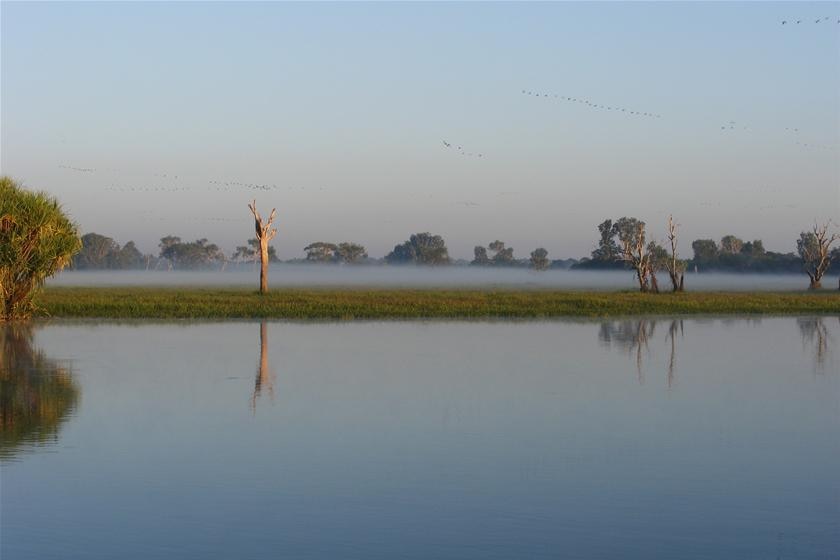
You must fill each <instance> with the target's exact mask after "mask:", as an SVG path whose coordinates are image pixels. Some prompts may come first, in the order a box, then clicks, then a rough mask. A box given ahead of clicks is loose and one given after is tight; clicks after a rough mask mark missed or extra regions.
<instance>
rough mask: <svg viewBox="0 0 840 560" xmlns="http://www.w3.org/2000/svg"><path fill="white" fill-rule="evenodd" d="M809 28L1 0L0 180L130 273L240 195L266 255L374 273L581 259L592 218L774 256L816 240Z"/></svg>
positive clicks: (829, 171)
mask: <svg viewBox="0 0 840 560" xmlns="http://www.w3.org/2000/svg"><path fill="white" fill-rule="evenodd" d="M833 8H835V5H833V4H827V3H819V4H816V3H795V4H794V3H790V4H785V3H773V4H768V3H750V4H735V3H713V4H711V3H696V4H676V3H657V4H616V3H610V4H606V3H601V4H594V3H593V4H576V3H552V4H550V3H542V4H505V3H502V4H455V3H446V4H443V3H436V4H394V5H386V4H351V5H338V4H314V5H311V4H310V5H303V4H280V3H259V4H241V3H238V4H226V3H214V4H177V3H166V4H163V3H161V4H149V3H144V4H120V5H114V4H107V3H105V4H99V3H97V4H37V5H31V4H30V5H24V4H8V3H7V4H4V5H3V14H2V16H3V17H2V114H3V127H2V137H0V139H2V147H3V150H2V168H3V172H4V173H10V174H13V175H15V176H17V177H19V178H21V179H23V180H24V181H25V182H26V183H27V184H29V185H31V186H32V187H37V188H43V189H46V190H48V191H50V192H52V193H54V194H56V195H57V196H59V197H60V198H61V199H62V201H64V203H65V204H66V206H67V208H68V209H69V210H70V211H71V212H72V213H73V215H74V216H75V217H76V218H77V219H78V220H79V222H80V223H81V225H82V228H83V229H84V230H85V231H89V230H95V231H99V232H102V233H106V234H109V235H112V236H114V237H116V238H117V239H118V240H119V241H121V242H125V241H127V240H128V239H129V238H133V239H135V240H137V242H138V244H139V246H140V247H141V248H142V249H143V250H145V251H152V250H153V249H154V247H155V245H156V242H157V239H158V238H159V237H161V236H163V235H165V234H170V233H172V234H176V235H180V236H182V237H184V238H189V239H192V238H196V237H209V238H210V239H211V240H213V241H216V242H218V243H220V244H221V245H222V246H223V247H225V248H226V249H228V250H231V249H232V248H233V247H234V246H235V245H236V244H241V243H242V241H243V240H244V239H246V238H247V237H248V236H249V235H250V234H251V230H250V224H249V223H248V213H247V209H246V208H245V202H246V201H247V200H248V199H249V198H250V197H251V196H252V195H254V194H255V195H256V198H257V199H258V203H259V204H260V205H261V206H263V205H264V206H275V205H276V206H277V207H278V211H279V217H280V220H279V221H280V223H279V226H280V235H279V236H278V238H277V240H276V241H275V245H276V246H277V249H278V253H279V254H280V256H282V257H284V258H287V257H292V256H298V255H300V254H301V249H302V247H304V246H305V245H306V244H308V243H309V242H312V241H314V240H320V239H323V240H332V241H339V240H343V239H350V240H355V241H358V242H361V243H363V244H365V245H366V246H367V247H368V249H369V251H370V253H371V255H374V256H380V255H382V254H384V253H385V252H386V251H387V250H389V249H390V248H391V247H393V245H394V244H395V243H397V242H399V241H401V240H403V239H405V238H406V237H407V236H408V234H410V233H412V232H415V231H425V230H431V231H433V232H436V233H440V234H442V235H444V237H445V238H446V239H447V240H448V242H449V245H450V247H451V249H452V253H453V255H454V256H456V257H466V256H469V255H471V253H472V247H473V246H474V245H476V244H487V243H489V242H490V241H492V240H493V239H496V238H501V239H503V240H506V241H507V242H508V244H509V246H513V247H515V248H516V250H517V255H520V256H525V255H526V254H527V252H528V251H530V250H532V249H533V248H534V247H536V246H539V245H542V246H545V247H546V248H547V249H548V250H549V252H550V254H551V255H552V256H553V257H556V258H560V257H569V256H581V255H584V254H586V253H588V252H589V250H591V248H592V247H591V246H592V244H593V242H594V239H595V237H596V233H597V232H596V229H595V225H596V224H597V223H599V222H600V221H601V220H602V219H604V218H605V217H618V216H621V215H624V214H629V215H637V216H638V217H640V218H642V219H646V220H647V221H649V222H650V223H651V224H652V225H654V226H655V227H656V228H658V229H657V236H658V237H663V236H664V224H665V219H666V217H667V214H668V213H669V212H673V213H674V214H675V216H677V218H678V221H679V222H681V223H682V224H683V225H684V229H683V232H684V233H683V235H684V237H683V240H684V245H685V246H684V251H686V252H688V250H689V242H690V240H692V239H695V238H698V237H714V238H720V237H721V236H722V235H724V234H726V233H730V232H732V233H735V234H737V235H739V236H741V237H743V238H745V239H753V238H756V237H760V238H763V239H764V240H765V246H766V247H768V249H771V250H778V251H790V250H793V249H794V245H793V242H794V239H795V237H796V235H797V233H798V232H799V231H800V230H801V229H803V228H805V227H807V226H808V225H809V224H810V223H811V222H812V221H813V220H814V218H815V217H817V218H820V219H825V218H835V219H838V217H840V216H839V215H838V206H840V200H838V185H840V167H838V163H837V161H838V159H839V158H838V151H840V146H838V144H840V101H838V99H840V95H838V93H840V57H838V53H840V48H839V47H840V25H838V24H837V23H836V21H835V20H836V17H835V18H834V19H832V20H831V21H830V22H825V21H823V22H821V23H818V24H815V23H813V21H814V20H815V19H817V18H822V17H824V16H829V15H831V16H838V14H836V13H831V12H836V9H833ZM798 17H801V19H803V20H804V24H803V25H799V26H796V25H786V26H782V25H781V24H780V22H781V20H783V19H796V18H798ZM838 17H840V16H838ZM522 89H526V90H532V91H542V92H549V93H556V94H559V95H561V96H563V95H566V96H570V97H575V98H577V97H582V98H586V99H590V100H592V101H593V102H594V103H603V104H604V105H608V106H624V107H627V108H633V109H636V110H640V111H645V112H648V111H649V112H654V113H659V114H661V115H662V118H661V119H655V120H651V119H643V118H631V117H627V116H626V115H619V114H614V113H612V112H608V111H600V110H592V109H586V108H584V107H581V106H579V105H575V104H570V103H565V102H561V101H555V100H554V99H551V100H549V99H543V98H539V99H537V98H535V97H529V96H527V95H522V94H521V93H520V92H521V90H522ZM730 120H734V121H735V123H736V127H735V128H736V130H728V129H727V130H726V131H721V129H720V127H721V126H722V125H726V124H728V122H729V121H730ZM743 126H747V127H748V128H749V130H743ZM738 127H741V129H740V130H737V128H738ZM785 128H798V129H799V133H790V132H786V131H785ZM443 139H446V140H448V141H450V142H453V143H455V144H456V145H462V146H463V147H465V148H466V149H467V150H470V151H474V152H479V151H480V152H483V153H484V154H485V156H486V157H484V158H482V159H481V160H478V159H477V158H464V157H460V156H457V155H456V154H455V153H454V152H452V151H451V150H447V149H446V148H444V147H443V144H442V140H443ZM797 141H799V142H801V143H810V144H814V145H818V146H833V149H824V148H804V147H802V146H800V145H797V144H796V142H797ZM59 165H70V166H75V167H79V168H95V169H96V172H95V173H85V172H78V171H71V170H67V169H63V168H59V167H58V166H59ZM156 174H157V175H162V174H166V175H168V177H166V178H164V177H159V176H156ZM173 175H178V177H179V178H178V179H173V178H172V176H173ZM210 180H223V181H241V182H245V183H268V184H277V185H278V186H279V187H280V188H279V190H277V191H271V192H260V191H257V192H256V193H254V192H253V191H250V190H243V189H238V190H236V191H235V192H217V191H213V190H208V189H211V188H212V187H211V185H210V184H209V183H208V181H210ZM112 187H118V188H130V187H144V188H171V187H178V188H187V189H191V190H187V191H179V192H163V193H162V192H156V191H151V192H142V193H141V192H136V191H135V192H121V191H114V190H108V189H109V188H112ZM471 203H475V204H477V205H478V206H471V205H470V204H471ZM718 205H719V206H718ZM219 218H222V219H224V220H226V221H220V220H219ZM237 218H241V220H240V221H236V220H237Z"/></svg>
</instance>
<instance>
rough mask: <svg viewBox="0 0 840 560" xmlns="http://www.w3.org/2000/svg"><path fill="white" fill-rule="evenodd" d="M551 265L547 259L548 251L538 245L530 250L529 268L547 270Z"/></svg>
mask: <svg viewBox="0 0 840 560" xmlns="http://www.w3.org/2000/svg"><path fill="white" fill-rule="evenodd" d="M550 266H551V261H550V260H548V251H546V250H545V249H543V248H542V247H539V248H537V249H534V250H533V251H531V268H533V269H534V270H547V269H548V267H550Z"/></svg>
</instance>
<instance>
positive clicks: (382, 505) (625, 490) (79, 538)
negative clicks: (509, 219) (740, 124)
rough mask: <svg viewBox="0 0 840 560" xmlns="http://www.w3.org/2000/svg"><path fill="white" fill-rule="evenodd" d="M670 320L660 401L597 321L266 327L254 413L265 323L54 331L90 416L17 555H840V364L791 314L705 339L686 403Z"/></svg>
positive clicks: (654, 365)
mask: <svg viewBox="0 0 840 560" xmlns="http://www.w3.org/2000/svg"><path fill="white" fill-rule="evenodd" d="M668 325H669V321H667V320H663V321H659V322H657V324H656V326H655V328H654V329H653V332H652V334H651V335H650V337H649V343H648V347H647V348H646V349H645V351H644V362H643V367H644V368H645V372H644V384H640V383H639V381H638V377H637V374H636V361H635V354H634V353H631V352H628V350H627V348H626V347H625V345H623V344H622V343H621V341H618V340H615V341H614V342H613V343H612V344H610V345H609V346H608V345H606V344H605V342H604V340H602V339H601V338H599V332H600V331H601V326H600V324H599V323H598V322H590V321H566V322H559V321H558V322H549V323H534V322H530V323H508V322H497V323H433V322H430V323H353V324H326V323H325V324H284V323H269V325H268V332H267V335H268V339H269V363H270V367H271V369H272V371H273V372H275V373H276V379H275V383H274V394H275V395H274V400H273V401H271V400H269V399H261V400H260V401H259V402H258V403H257V406H256V410H255V411H254V410H253V409H252V408H251V402H250V399H251V395H252V391H253V387H254V373H255V371H256V367H257V365H258V360H259V348H260V347H259V328H260V327H259V324H258V323H224V324H212V323H204V324H195V325H186V324H182V325H178V324H168V325H156V326H155V325H148V324H147V325H143V324H138V325H137V326H131V325H125V326H114V325H103V326H95V325H94V324H92V323H89V324H85V323H81V324H78V325H77V326H71V325H65V326H62V325H60V324H59V325H54V326H48V327H46V328H44V329H43V330H41V331H40V332H39V334H38V343H39V345H40V346H41V347H43V348H44V350H45V351H47V352H48V353H50V354H51V355H54V356H55V357H57V358H62V359H63V358H71V359H72V360H73V363H74V367H75V371H76V372H77V379H78V380H79V382H80V383H81V386H82V391H81V393H82V404H81V406H80V407H79V409H78V411H77V413H76V416H75V417H74V418H73V419H72V420H70V421H69V422H67V424H66V425H65V427H64V429H63V431H62V434H61V438H60V441H59V442H58V444H57V445H56V447H55V448H54V452H53V453H36V454H32V455H28V456H26V457H24V458H23V460H22V461H21V462H17V463H11V464H8V465H4V468H3V494H4V496H3V508H4V512H3V513H4V516H3V519H4V527H3V529H4V531H3V533H4V542H3V544H4V552H6V553H8V554H9V555H10V556H14V557H16V558H27V557H38V558H50V557H67V556H68V555H72V553H73V552H74V551H77V550H84V551H85V556H86V557H89V558H99V557H102V558H105V557H114V556H115V555H116V556H121V557H122V556H124V555H125V553H126V551H127V550H130V551H131V552H134V553H135V554H137V555H138V557H143V558H162V557H202V558H215V557H219V558H222V557H233V556H236V557H257V556H259V555H265V554H271V555H276V554H277V553H278V551H283V553H285V554H286V555H287V556H289V557H312V558H336V557H344V558H347V557H350V558H377V557H382V558H393V557H395V556H400V557H417V558H431V557H435V558H448V557H458V558H463V557H476V558H493V557H499V558H510V557H520V556H521V557H535V558H541V557H552V558H556V557H557V551H564V552H565V553H567V554H566V555H567V556H569V557H602V556H610V557H617V556H621V557H624V558H651V557H666V556H668V557H676V556H679V557H681V558H693V557H724V556H728V555H730V554H731V553H732V551H733V550H738V551H740V552H739V554H740V555H741V556H744V557H747V556H754V557H774V555H778V554H781V556H782V557H784V556H785V555H787V554H788V553H792V552H791V551H794V552H796V554H798V555H800V556H802V557H820V555H822V556H828V555H829V553H830V551H833V550H836V549H837V547H838V545H840V541H838V535H837V532H836V527H837V524H838V522H840V511H838V508H837V501H836V497H837V495H838V491H840V481H838V477H837V472H840V444H838V442H837V438H836V427H837V425H838V416H837V414H838V412H837V411H838V408H837V402H838V394H840V385H838V382H840V378H838V376H837V375H836V373H833V372H836V371H837V367H836V366H837V362H836V357H833V356H832V357H830V358H829V359H830V360H833V361H829V362H826V368H825V371H824V372H823V373H815V372H814V371H813V369H812V366H813V356H812V350H813V349H812V348H810V347H809V346H807V345H803V338H802V337H801V333H800V326H799V324H798V323H797V321H796V319H794V318H784V319H763V320H761V321H751V322H749V321H742V320H731V321H720V320H685V321H684V326H685V335H684V336H680V335H677V337H676V339H675V343H676V344H675V349H676V353H677V356H676V363H677V370H676V372H675V378H674V380H673V383H672V384H671V387H670V388H669V387H668V382H667V364H668V362H669V359H670V351H671V344H670V340H669V339H667V328H668ZM825 326H826V328H827V330H828V332H829V333H830V335H831V336H832V337H833V339H834V340H837V337H838V336H840V325H838V323H837V321H836V318H826V319H825ZM138 340H142V341H143V344H142V345H140V344H138V343H137V341H138ZM710 350H714V351H710ZM82 527H84V528H85V530H84V531H82V530H80V528H82ZM176 528H177V529H176ZM42 530H48V531H49V534H50V538H49V539H38V538H34V531H42ZM24 543H26V545H25V547H24ZM619 551H620V553H619ZM51 555H52V556H51Z"/></svg>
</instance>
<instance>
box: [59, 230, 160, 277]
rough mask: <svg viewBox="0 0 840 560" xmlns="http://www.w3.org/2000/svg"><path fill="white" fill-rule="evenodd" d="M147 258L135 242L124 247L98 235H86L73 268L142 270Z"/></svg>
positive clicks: (130, 242)
mask: <svg viewBox="0 0 840 560" xmlns="http://www.w3.org/2000/svg"><path fill="white" fill-rule="evenodd" d="M145 261H146V259H145V257H144V256H143V253H141V252H140V251H139V250H138V249H137V246H136V245H135V244H134V241H129V242H128V243H126V244H125V246H124V247H122V248H121V247H120V246H119V244H118V243H117V242H116V241H114V240H113V239H111V238H110V237H105V236H104V235H100V234H98V233H86V234H85V235H83V236H82V249H81V250H80V251H79V252H78V253H76V255H75V256H74V257H73V262H72V265H71V266H72V267H73V268H75V269H78V270H101V269H128V268H142V267H143V266H144V264H145Z"/></svg>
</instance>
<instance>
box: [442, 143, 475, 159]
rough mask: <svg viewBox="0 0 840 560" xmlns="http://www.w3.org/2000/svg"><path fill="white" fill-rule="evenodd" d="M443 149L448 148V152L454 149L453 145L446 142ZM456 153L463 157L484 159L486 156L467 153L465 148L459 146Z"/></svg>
mask: <svg viewBox="0 0 840 560" xmlns="http://www.w3.org/2000/svg"><path fill="white" fill-rule="evenodd" d="M443 147H444V148H446V149H447V150H451V149H452V143H451V142H447V141H446V140H444V141H443ZM455 151H456V152H457V153H458V155H461V156H464V157H484V154H480V153H473V152H467V151H466V150H464V148H463V146H457V147H456V148H455Z"/></svg>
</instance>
